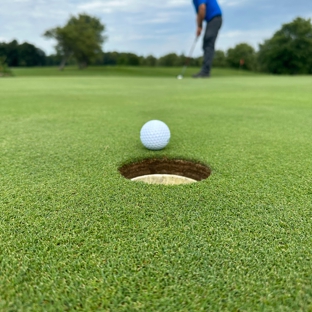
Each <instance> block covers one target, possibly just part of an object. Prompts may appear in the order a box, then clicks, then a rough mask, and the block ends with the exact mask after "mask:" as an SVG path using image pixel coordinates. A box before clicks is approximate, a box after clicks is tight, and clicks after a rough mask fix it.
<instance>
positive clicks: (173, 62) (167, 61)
mask: <svg viewBox="0 0 312 312" xmlns="http://www.w3.org/2000/svg"><path fill="white" fill-rule="evenodd" d="M182 63H183V61H182V60H181V58H180V57H179V56H178V55H177V54H176V53H169V54H166V55H164V56H162V57H161V58H159V60H158V65H159V66H181V64H182Z"/></svg>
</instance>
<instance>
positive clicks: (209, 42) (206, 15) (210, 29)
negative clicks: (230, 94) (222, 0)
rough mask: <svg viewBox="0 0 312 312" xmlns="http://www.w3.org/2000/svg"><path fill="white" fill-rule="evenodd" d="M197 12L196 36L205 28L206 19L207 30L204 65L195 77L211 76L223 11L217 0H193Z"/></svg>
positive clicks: (204, 45)
mask: <svg viewBox="0 0 312 312" xmlns="http://www.w3.org/2000/svg"><path fill="white" fill-rule="evenodd" d="M193 3H194V6H195V10H196V13H197V19H196V22H197V30H196V36H197V37H199V36H200V35H201V33H202V30H203V22H204V21H206V30H205V35H204V40H203V49H204V59H203V66H202V69H201V71H200V72H199V73H197V74H195V75H193V77H194V78H208V77H210V69H211V65H212V60H213V56H214V51H215V42H216V39H217V36H218V32H219V29H220V28H221V25H222V12H221V9H220V6H219V4H218V3H217V0H193Z"/></svg>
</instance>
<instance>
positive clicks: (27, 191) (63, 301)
mask: <svg viewBox="0 0 312 312" xmlns="http://www.w3.org/2000/svg"><path fill="white" fill-rule="evenodd" d="M311 85H312V79H311V77H304V76H303V77H274V76H265V75H259V76H256V75H255V76H229V77H226V76H223V77H221V76H220V77H215V78H211V79H203V80H196V79H189V78H186V79H183V80H177V79H175V78H174V76H173V77H172V78H170V77H167V78H166V77H154V78H153V77H146V78H140V77H139V76H138V77H122V76H119V77H117V76H116V77H113V76H112V77H97V76H92V77H84V76H77V77H39V76H34V77H15V78H5V79H4V78H3V79H0V90H1V98H0V311H23V312H24V311H166V312H171V311H172V312H174V311H185V312H187V311H311V310H312V265H311V263H312V183H311V177H312V141H311V134H312V96H311V95H312V88H311ZM152 119H158V120H162V121H163V122H165V123H166V124H167V125H168V127H169V128H170V131H171V140H170V143H169V144H168V146H167V147H166V148H165V149H163V150H161V151H157V152H153V151H149V150H147V149H145V148H144V147H143V145H142V144H141V142H140V137H139V133H140V129H141V127H142V125H143V124H144V123H146V122H147V121H149V120H152ZM148 158H169V159H170V158H171V159H183V160H191V161H194V162H199V163H202V164H205V165H207V166H208V167H209V168H210V169H211V175H210V176H209V178H207V179H205V180H203V181H201V182H198V183H193V184H187V185H178V186H165V185H148V184H144V183H142V182H132V181H130V180H128V179H126V178H124V177H123V176H122V175H121V174H120V172H119V168H120V167H121V166H122V165H124V164H128V163H131V162H135V161H138V160H143V159H148Z"/></svg>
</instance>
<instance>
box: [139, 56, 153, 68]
mask: <svg viewBox="0 0 312 312" xmlns="http://www.w3.org/2000/svg"><path fill="white" fill-rule="evenodd" d="M156 64H157V58H156V57H155V56H153V55H148V56H147V57H146V58H144V60H143V61H142V65H144V66H150V67H154V66H156Z"/></svg>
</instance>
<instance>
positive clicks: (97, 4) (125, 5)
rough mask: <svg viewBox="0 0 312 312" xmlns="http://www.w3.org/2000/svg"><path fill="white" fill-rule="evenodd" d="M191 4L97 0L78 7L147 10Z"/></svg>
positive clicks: (178, 0)
mask: <svg viewBox="0 0 312 312" xmlns="http://www.w3.org/2000/svg"><path fill="white" fill-rule="evenodd" d="M185 6H190V1H189V0H167V1H159V2H156V1H151V2H147V1H145V0H119V1H116V0H107V1H101V0H96V1H92V2H85V3H81V4H80V5H78V9H79V10H82V11H88V12H90V11H92V12H96V11H97V12H103V13H112V12H143V13H145V12H147V11H148V9H149V8H157V9H163V10H165V9H170V8H182V7H185Z"/></svg>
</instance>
